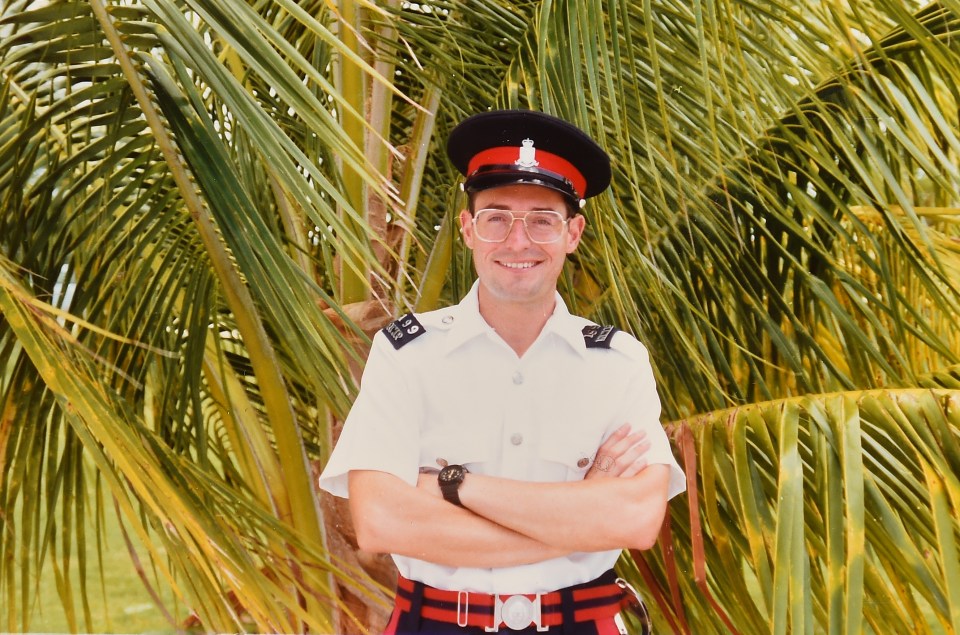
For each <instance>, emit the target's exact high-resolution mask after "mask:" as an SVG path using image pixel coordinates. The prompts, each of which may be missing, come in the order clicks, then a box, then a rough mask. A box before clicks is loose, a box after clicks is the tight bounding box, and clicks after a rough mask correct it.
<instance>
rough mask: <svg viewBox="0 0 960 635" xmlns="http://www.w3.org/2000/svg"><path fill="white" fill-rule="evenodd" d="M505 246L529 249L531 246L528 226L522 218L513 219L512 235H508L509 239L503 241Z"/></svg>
mask: <svg viewBox="0 0 960 635" xmlns="http://www.w3.org/2000/svg"><path fill="white" fill-rule="evenodd" d="M503 242H504V244H505V245H509V246H512V247H514V246H519V247H524V248H526V247H528V246H529V245H530V237H529V236H527V229H526V225H524V223H523V219H522V218H520V217H515V218H514V219H513V225H512V226H511V227H510V233H509V234H507V237H506V238H505V239H504V240H503Z"/></svg>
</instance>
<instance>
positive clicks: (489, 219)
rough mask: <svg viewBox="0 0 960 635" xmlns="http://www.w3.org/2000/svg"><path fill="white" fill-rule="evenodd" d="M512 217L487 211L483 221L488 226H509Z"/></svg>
mask: <svg viewBox="0 0 960 635" xmlns="http://www.w3.org/2000/svg"><path fill="white" fill-rule="evenodd" d="M510 219H511V215H510V214H508V213H506V212H495V211H486V210H484V212H483V217H482V220H483V222H484V223H486V224H488V225H500V224H508V223H509V222H510Z"/></svg>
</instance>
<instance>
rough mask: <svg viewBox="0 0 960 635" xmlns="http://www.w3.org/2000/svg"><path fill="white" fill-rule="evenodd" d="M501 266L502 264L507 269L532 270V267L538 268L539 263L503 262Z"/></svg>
mask: <svg viewBox="0 0 960 635" xmlns="http://www.w3.org/2000/svg"><path fill="white" fill-rule="evenodd" d="M500 264H501V265H502V266H504V267H506V268H507V269H530V268H532V267H536V266H537V264H538V263H536V262H532V261H527V262H503V261H501V262H500Z"/></svg>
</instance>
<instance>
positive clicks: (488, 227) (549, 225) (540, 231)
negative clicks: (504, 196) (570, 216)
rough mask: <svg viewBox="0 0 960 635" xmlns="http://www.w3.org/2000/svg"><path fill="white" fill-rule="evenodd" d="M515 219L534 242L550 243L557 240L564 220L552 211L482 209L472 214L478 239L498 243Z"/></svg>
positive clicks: (511, 226)
mask: <svg viewBox="0 0 960 635" xmlns="http://www.w3.org/2000/svg"><path fill="white" fill-rule="evenodd" d="M515 220H519V221H520V222H522V223H523V226H524V228H525V229H526V232H527V237H528V238H529V239H530V240H531V241H533V242H535V243H552V242H554V241H556V240H558V239H559V238H560V235H561V234H562V233H563V226H564V224H565V222H566V221H565V220H564V218H563V216H561V215H560V213H559V212H553V211H531V212H512V211H508V210H499V209H482V210H480V211H478V212H477V213H476V215H475V216H474V226H475V227H476V231H477V236H478V237H479V238H480V240H483V241H487V242H497V243H498V242H502V241H504V240H506V239H507V236H509V235H510V230H511V229H512V228H513V222H514V221H515Z"/></svg>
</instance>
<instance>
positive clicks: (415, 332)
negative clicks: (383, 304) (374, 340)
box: [383, 313, 426, 350]
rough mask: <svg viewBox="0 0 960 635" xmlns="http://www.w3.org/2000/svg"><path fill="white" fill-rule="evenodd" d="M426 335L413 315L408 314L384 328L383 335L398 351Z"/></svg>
mask: <svg viewBox="0 0 960 635" xmlns="http://www.w3.org/2000/svg"><path fill="white" fill-rule="evenodd" d="M424 333H426V329H424V328H423V325H422V324H420V322H419V321H418V320H417V318H416V316H414V315H413V313H407V314H406V315H404V316H403V317H401V318H400V319H398V320H394V321H393V322H391V323H390V324H388V325H386V326H385V327H383V334H384V335H386V336H387V339H388V340H390V343H391V344H393V347H394V348H395V349H397V350H400V348H401V347H403V346H406V345H407V344H409V343H410V342H412V341H413V340H415V339H417V338H418V337H420V336H421V335H423V334H424Z"/></svg>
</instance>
